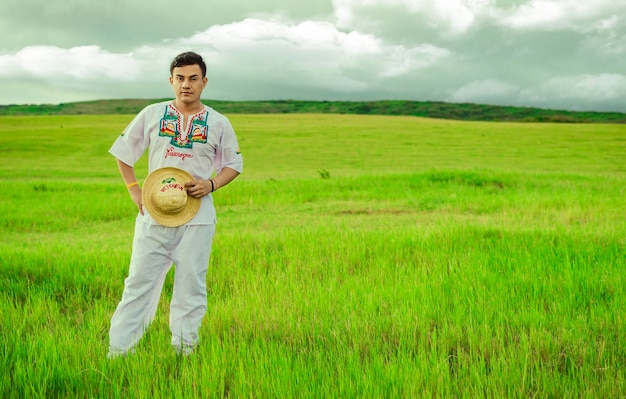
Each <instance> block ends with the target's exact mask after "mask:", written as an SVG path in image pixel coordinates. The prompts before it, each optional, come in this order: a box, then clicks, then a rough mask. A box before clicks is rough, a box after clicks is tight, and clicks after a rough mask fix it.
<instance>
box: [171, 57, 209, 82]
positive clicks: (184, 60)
mask: <svg viewBox="0 0 626 399" xmlns="http://www.w3.org/2000/svg"><path fill="white" fill-rule="evenodd" d="M187 65H198V66H199V67H200V69H201V70H202V77H203V78H204V77H205V76H206V64H205V63H204V60H203V59H202V56H200V54H196V53H194V52H193V51H187V52H185V53H181V54H178V55H177V56H176V57H175V58H174V59H173V60H172V64H171V65H170V75H171V74H172V73H173V72H174V68H177V67H183V66H187Z"/></svg>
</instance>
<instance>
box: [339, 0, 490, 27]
mask: <svg viewBox="0 0 626 399" xmlns="http://www.w3.org/2000/svg"><path fill="white" fill-rule="evenodd" d="M490 3H491V0H482V1H481V0H333V7H334V16H335V18H336V21H337V25H338V26H340V27H345V28H350V27H358V26H360V24H362V19H363V18H371V19H373V20H376V18H377V14H378V12H380V11H383V12H386V13H389V12H390V11H391V12H392V13H396V14H407V13H408V14H410V15H413V16H415V17H416V18H415V21H414V22H415V24H422V23H425V24H426V25H428V26H429V27H431V28H434V29H437V30H439V31H440V32H441V33H443V34H446V35H458V34H462V33H464V32H466V31H467V30H468V29H469V28H470V27H471V26H472V25H473V23H474V21H475V19H476V15H477V14H480V13H481V12H482V10H483V9H484V8H485V6H486V5H488V4H490ZM418 17H420V18H418ZM388 23H390V24H393V23H394V21H393V20H391V21H388Z"/></svg>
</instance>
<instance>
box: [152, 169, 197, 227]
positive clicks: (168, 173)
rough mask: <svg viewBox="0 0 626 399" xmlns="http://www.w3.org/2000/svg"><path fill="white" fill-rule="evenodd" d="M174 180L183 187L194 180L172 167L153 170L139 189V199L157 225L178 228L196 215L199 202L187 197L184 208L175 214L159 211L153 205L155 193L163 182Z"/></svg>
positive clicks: (187, 174) (184, 172) (182, 171)
mask: <svg viewBox="0 0 626 399" xmlns="http://www.w3.org/2000/svg"><path fill="white" fill-rule="evenodd" d="M170 179H174V180H175V181H176V183H178V184H181V185H182V186H183V187H184V186H185V183H188V182H191V181H193V180H195V179H194V178H193V176H192V175H190V174H189V173H187V172H186V171H184V170H182V169H178V168H173V167H166V168H160V169H156V170H154V171H153V172H152V173H150V174H149V175H148V177H146V180H145V181H144V183H143V187H142V189H141V197H142V198H141V199H142V201H143V205H144V206H145V207H146V210H147V211H148V213H149V214H150V216H151V217H152V219H154V220H155V221H156V222H157V223H159V224H160V225H163V226H166V227H178V226H182V225H183V224H185V223H188V222H189V221H190V220H191V219H193V217H194V216H196V214H197V213H198V210H199V209H200V203H201V200H200V199H199V198H194V197H192V196H190V195H188V196H187V202H186V203H185V206H184V207H183V208H182V209H181V210H180V211H179V212H176V213H166V212H163V211H162V210H160V209H159V208H158V207H157V206H155V203H154V199H153V197H154V195H155V193H156V192H157V191H158V190H160V189H161V187H163V181H164V180H168V181H171V180H170Z"/></svg>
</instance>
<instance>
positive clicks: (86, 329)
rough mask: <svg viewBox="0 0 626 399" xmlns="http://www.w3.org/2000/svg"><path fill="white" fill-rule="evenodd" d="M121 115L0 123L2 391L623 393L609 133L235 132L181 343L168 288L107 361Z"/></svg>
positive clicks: (328, 128)
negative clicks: (27, 139)
mask: <svg viewBox="0 0 626 399" xmlns="http://www.w3.org/2000/svg"><path fill="white" fill-rule="evenodd" d="M127 120H128V117H120V116H118V117H113V116H110V117H109V116H104V117H87V116H84V117H73V118H65V119H63V118H57V117H47V118H31V119H21V118H2V122H3V124H2V125H1V126H3V128H2V131H0V141H1V142H2V147H1V148H2V151H3V157H4V159H5V160H6V159H10V160H11V162H5V163H3V165H2V166H1V167H0V178H1V179H2V183H3V190H2V192H1V193H0V199H1V201H0V215H2V216H0V234H1V237H0V238H1V240H0V338H1V342H2V356H1V358H0V367H1V368H2V370H3V372H2V373H0V396H2V397H8V398H22V397H46V398H50V397H53V398H54V397H78V398H88V397H89V398H90V397H103V398H105V397H107V398H108V397H127V398H148V397H150V398H152V397H181V398H183V397H311V398H312V397H315V398H317V397H520V398H521V397H606V398H615V397H622V396H624V395H626V386H625V385H624V384H625V378H626V367H625V366H624V364H626V349H625V346H624V336H626V334H625V332H626V331H625V328H624V325H625V320H624V313H623V311H622V309H624V308H625V305H626V303H625V302H626V300H625V298H626V296H625V294H626V293H625V288H624V287H625V281H624V273H623V270H624V267H625V266H626V257H625V256H624V255H625V254H626V253H625V245H626V234H625V233H626V221H625V219H624V214H626V213H625V211H626V204H625V203H624V201H623V198H624V197H625V195H626V192H625V190H626V189H625V185H624V182H625V175H624V169H623V168H624V164H623V159H626V158H624V155H626V151H625V148H624V137H625V134H626V131H624V128H623V127H621V128H620V127H619V126H603V125H575V126H573V125H530V126H528V125H525V126H520V125H515V124H482V123H481V124H477V123H466V124H464V123H458V122H454V123H453V122H446V121H429V120H421V119H412V118H378V117H345V116H319V115H315V116H314V115H302V116H272V117H267V116H237V117H234V118H233V122H234V124H235V126H236V127H238V131H239V132H240V133H239V135H240V141H241V142H240V144H241V147H242V150H243V152H244V155H245V157H246V158H245V159H246V171H245V173H244V174H243V175H242V176H241V177H240V178H238V179H237V180H236V181H235V182H233V183H232V185H230V186H228V187H226V188H224V189H223V190H220V191H219V192H218V193H216V195H215V200H216V203H217V207H218V213H219V216H218V217H219V223H218V231H217V235H216V238H215V242H214V250H213V254H212V258H211V264H210V271H209V275H208V277H207V282H208V290H209V310H208V313H207V316H206V318H205V321H204V323H203V325H202V328H201V334H202V339H203V341H202V344H201V346H200V347H199V348H198V350H197V352H196V353H195V354H194V355H193V356H192V357H189V358H184V359H181V358H178V357H176V356H175V355H174V352H173V351H172V350H171V349H170V347H169V328H168V324H167V320H168V300H169V297H170V296H171V291H172V282H173V278H172V275H171V274H170V275H168V278H167V280H166V285H165V288H164V294H163V297H162V300H161V302H160V305H159V311H158V314H157V318H156V320H155V321H154V323H153V324H152V326H151V327H150V329H149V331H148V332H147V334H146V336H145V338H144V340H142V341H141V343H140V345H139V347H138V350H137V353H136V355H135V356H132V357H130V358H127V359H118V360H116V361H109V360H107V359H106V358H105V355H106V351H107V338H108V337H107V333H108V326H109V325H108V323H109V320H110V316H111V314H112V312H113V310H114V308H115V306H116V304H117V301H118V300H119V298H120V295H121V291H122V283H123V279H124V277H125V276H126V272H127V267H128V260H129V256H130V242H131V239H132V225H133V218H134V212H135V209H134V206H133V204H132V203H131V202H130V200H129V198H128V194H127V193H126V190H125V188H124V186H123V184H121V182H120V180H119V177H118V175H117V170H116V168H115V165H114V162H112V159H111V157H110V156H109V155H107V154H106V149H107V148H108V146H109V145H110V143H111V141H112V140H113V139H114V138H115V136H116V135H117V134H118V133H119V130H120V129H121V128H122V127H123V125H124V124H125V123H126V122H127ZM60 125H63V128H62V129H61V128H56V127H55V126H60ZM7 126H8V127H10V129H9V130H7V129H8V128H7ZM16 131H17V132H21V133H17V135H18V136H19V137H23V136H24V134H25V132H35V131H37V132H44V134H43V136H44V137H43V140H44V141H45V145H43V143H41V142H39V143H37V144H34V145H32V146H31V145H20V146H16V145H14V144H15V141H14V138H15V137H16ZM88 132H89V133H88ZM68 137H73V138H80V140H77V141H74V142H72V143H68V142H67V140H68ZM69 149H73V151H77V152H72V151H69ZM79 154H82V155H85V156H82V155H81V156H79ZM142 162H144V161H142ZM144 165H145V164H144ZM140 176H145V173H144V174H143V175H142V174H140Z"/></svg>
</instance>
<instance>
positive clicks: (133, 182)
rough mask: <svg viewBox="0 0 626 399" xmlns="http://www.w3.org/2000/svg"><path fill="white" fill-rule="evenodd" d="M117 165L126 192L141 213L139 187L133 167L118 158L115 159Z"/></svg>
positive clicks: (141, 205)
mask: <svg viewBox="0 0 626 399" xmlns="http://www.w3.org/2000/svg"><path fill="white" fill-rule="evenodd" d="M117 167H118V169H119V170H120V175H122V180H124V183H125V184H126V187H128V193H129V194H130V198H132V200H133V202H134V203H135V204H136V205H137V208H139V213H141V214H142V215H143V203H142V200H141V187H139V184H138V183H137V177H136V176H135V168H133V167H132V166H130V165H127V164H125V163H124V162H122V161H120V160H119V159H118V160H117Z"/></svg>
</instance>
